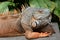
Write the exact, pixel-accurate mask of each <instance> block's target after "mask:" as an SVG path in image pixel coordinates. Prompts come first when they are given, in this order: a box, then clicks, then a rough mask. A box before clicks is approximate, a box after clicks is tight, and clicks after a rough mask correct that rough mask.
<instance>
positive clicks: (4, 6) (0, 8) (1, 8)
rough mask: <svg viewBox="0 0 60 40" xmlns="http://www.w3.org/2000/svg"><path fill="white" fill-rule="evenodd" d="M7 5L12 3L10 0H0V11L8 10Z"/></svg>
mask: <svg viewBox="0 0 60 40" xmlns="http://www.w3.org/2000/svg"><path fill="white" fill-rule="evenodd" d="M8 5H13V3H11V2H2V3H0V13H5V12H7V11H9V8H8Z"/></svg>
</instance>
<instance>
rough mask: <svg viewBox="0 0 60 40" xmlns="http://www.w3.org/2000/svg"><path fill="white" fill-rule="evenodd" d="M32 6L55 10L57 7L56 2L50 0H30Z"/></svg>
mask: <svg viewBox="0 0 60 40" xmlns="http://www.w3.org/2000/svg"><path fill="white" fill-rule="evenodd" d="M29 3H30V6H31V7H35V8H48V9H50V11H53V10H54V8H55V3H54V2H52V1H50V0H30V1H29Z"/></svg>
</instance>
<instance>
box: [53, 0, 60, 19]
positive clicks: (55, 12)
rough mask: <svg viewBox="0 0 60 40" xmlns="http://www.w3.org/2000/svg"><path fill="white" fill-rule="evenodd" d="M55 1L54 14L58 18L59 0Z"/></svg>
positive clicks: (59, 13) (59, 11) (59, 12)
mask: <svg viewBox="0 0 60 40" xmlns="http://www.w3.org/2000/svg"><path fill="white" fill-rule="evenodd" d="M55 3H56V8H55V11H54V14H55V15H57V16H58V17H59V18H60V0H56V1H55Z"/></svg>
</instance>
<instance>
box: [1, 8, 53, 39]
mask: <svg viewBox="0 0 60 40" xmlns="http://www.w3.org/2000/svg"><path fill="white" fill-rule="evenodd" d="M50 22H51V16H50V11H49V10H48V9H38V8H31V7H28V8H26V9H25V10H24V11H23V12H22V13H21V14H15V15H4V16H0V36H1V37H4V36H5V37H6V36H17V35H23V34H24V35H25V37H26V38H39V37H46V36H49V35H50V34H52V33H53V32H54V30H53V29H52V27H51V25H50ZM49 25H50V26H49ZM48 28H49V29H48ZM38 30H39V32H38ZM47 30H48V31H47ZM41 32H42V33H41Z"/></svg>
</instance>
